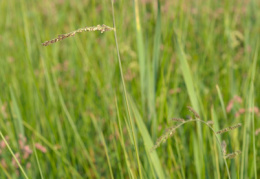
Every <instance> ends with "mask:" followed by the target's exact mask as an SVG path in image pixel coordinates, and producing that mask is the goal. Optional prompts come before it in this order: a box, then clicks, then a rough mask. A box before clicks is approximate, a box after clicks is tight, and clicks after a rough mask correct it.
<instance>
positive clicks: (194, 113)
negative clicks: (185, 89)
mask: <svg viewBox="0 0 260 179" xmlns="http://www.w3.org/2000/svg"><path fill="white" fill-rule="evenodd" d="M187 108H188V109H189V111H190V112H191V113H192V114H193V115H194V116H195V117H196V118H197V119H200V115H199V114H198V113H197V112H196V111H195V110H194V109H193V108H192V107H190V106H187Z"/></svg>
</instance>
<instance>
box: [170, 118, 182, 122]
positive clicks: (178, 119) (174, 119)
mask: <svg viewBox="0 0 260 179" xmlns="http://www.w3.org/2000/svg"><path fill="white" fill-rule="evenodd" d="M172 120H173V121H176V122H184V121H185V120H184V119H182V118H172Z"/></svg>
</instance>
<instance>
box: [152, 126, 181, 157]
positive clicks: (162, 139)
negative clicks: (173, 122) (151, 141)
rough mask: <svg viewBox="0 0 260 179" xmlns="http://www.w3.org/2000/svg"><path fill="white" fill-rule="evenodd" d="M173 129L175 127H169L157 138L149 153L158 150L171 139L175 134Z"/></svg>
mask: <svg viewBox="0 0 260 179" xmlns="http://www.w3.org/2000/svg"><path fill="white" fill-rule="evenodd" d="M175 128H176V127H169V128H167V129H166V130H165V133H164V134H163V135H162V136H161V137H159V138H158V139H157V140H156V143H155V145H154V146H153V147H152V148H151V150H150V152H152V151H153V150H155V149H156V148H158V147H159V146H160V145H161V144H162V143H165V142H166V140H167V139H168V138H169V137H171V136H172V135H173V134H174V133H175Z"/></svg>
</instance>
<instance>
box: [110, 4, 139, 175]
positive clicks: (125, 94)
mask: <svg viewBox="0 0 260 179" xmlns="http://www.w3.org/2000/svg"><path fill="white" fill-rule="evenodd" d="M111 4H112V14H113V28H114V36H115V41H116V49H117V57H118V63H119V68H120V75H121V80H122V83H123V89H124V96H125V101H126V106H127V112H128V117H129V122H130V125H131V131H132V136H133V140H134V146H135V151H136V158H137V163H138V169H139V178H141V179H142V178H143V176H142V170H141V163H140V159H139V153H138V146H137V142H136V138H135V134H134V124H133V119H132V117H131V113H130V107H129V102H128V98H127V92H126V87H125V81H124V76H123V70H122V64H121V58H120V54H119V47H118V42H117V34H116V23H115V13H114V3H113V0H111Z"/></svg>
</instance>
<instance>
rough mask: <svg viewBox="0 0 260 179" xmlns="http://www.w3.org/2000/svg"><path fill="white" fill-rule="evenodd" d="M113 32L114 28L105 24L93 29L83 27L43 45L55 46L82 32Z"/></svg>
mask: <svg viewBox="0 0 260 179" xmlns="http://www.w3.org/2000/svg"><path fill="white" fill-rule="evenodd" d="M111 30H114V28H112V27H109V26H107V25H105V24H103V25H97V26H93V27H83V28H80V29H78V30H75V31H73V32H69V33H67V34H62V35H59V36H58V38H55V39H52V40H49V41H46V42H44V43H42V45H43V46H48V45H50V44H53V43H55V42H58V41H61V40H63V39H65V38H68V37H72V36H74V35H75V34H76V33H81V32H86V31H100V32H101V33H103V32H106V31H111Z"/></svg>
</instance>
